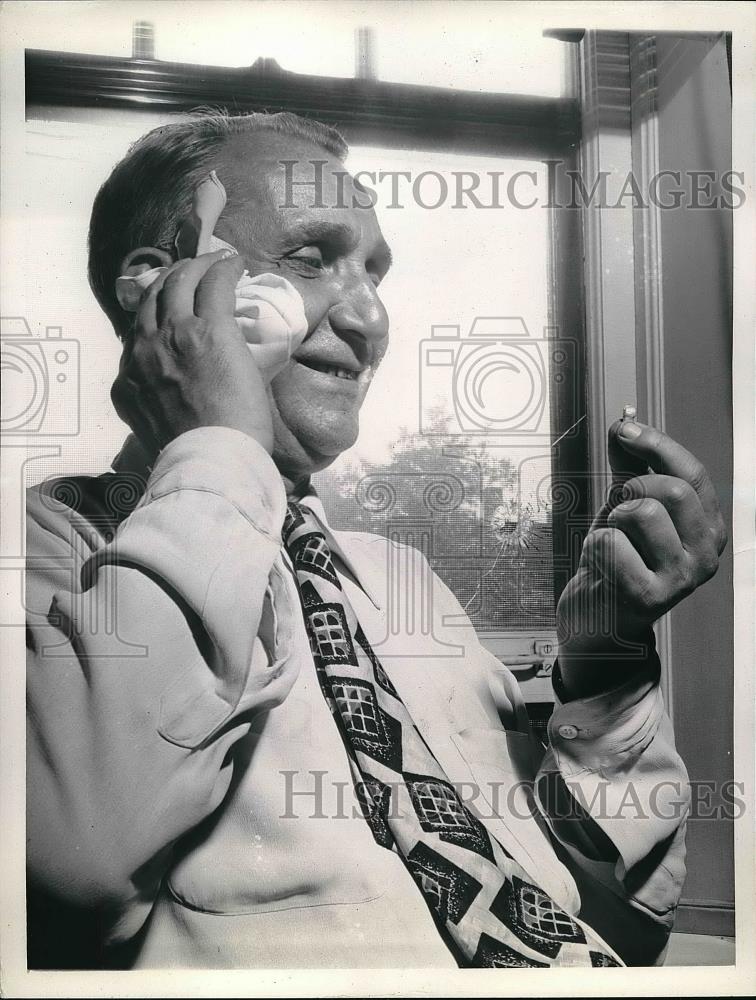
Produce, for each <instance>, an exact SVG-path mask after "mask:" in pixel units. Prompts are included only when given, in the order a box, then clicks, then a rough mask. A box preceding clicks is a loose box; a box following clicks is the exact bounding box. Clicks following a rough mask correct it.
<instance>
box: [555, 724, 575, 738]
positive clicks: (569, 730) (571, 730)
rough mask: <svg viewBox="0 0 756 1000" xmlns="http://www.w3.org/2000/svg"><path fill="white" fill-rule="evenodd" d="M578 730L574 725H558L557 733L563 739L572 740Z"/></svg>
mask: <svg viewBox="0 0 756 1000" xmlns="http://www.w3.org/2000/svg"><path fill="white" fill-rule="evenodd" d="M577 734H578V731H577V729H576V728H575V727H574V726H560V727H559V735H560V736H561V737H562V739H564V740H574V739H575V737H576V736H577Z"/></svg>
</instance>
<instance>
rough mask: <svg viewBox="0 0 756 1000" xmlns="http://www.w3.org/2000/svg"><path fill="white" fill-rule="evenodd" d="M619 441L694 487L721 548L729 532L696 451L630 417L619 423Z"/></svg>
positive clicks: (649, 463)
mask: <svg viewBox="0 0 756 1000" xmlns="http://www.w3.org/2000/svg"><path fill="white" fill-rule="evenodd" d="M617 441H618V442H619V444H621V446H622V448H623V449H624V450H625V451H626V452H627V453H628V455H630V456H633V457H634V458H636V459H638V460H639V461H643V462H645V463H646V465H647V466H648V467H649V468H650V469H653V471H654V472H661V473H662V474H664V475H667V476H676V477H677V478H678V479H683V480H684V481H685V482H686V483H689V484H690V485H691V486H692V487H693V489H694V490H695V491H696V493H697V494H698V498H699V500H700V501H701V506H702V507H703V509H704V512H705V513H706V515H707V517H708V519H709V523H710V527H711V529H712V531H713V532H714V533H715V536H716V538H717V547H718V550H719V551H720V552H721V550H722V548H724V543H725V540H726V534H725V530H724V522H723V520H722V515H721V512H720V509H719V501H718V499H717V494H716V491H715V490H714V487H713V485H712V483H711V480H710V479H709V475H708V473H707V472H706V469H705V468H704V467H703V465H702V464H701V463H700V462H699V461H698V459H697V458H696V457H695V455H692V454H691V453H690V452H689V451H688V450H687V449H686V448H683V446H682V445H681V444H678V443H677V441H674V440H673V439H672V438H671V437H668V436H667V435H666V434H663V433H662V432H661V431H659V430H657V429H656V428H655V427H648V426H647V425H646V424H640V423H637V422H635V421H630V420H625V421H623V422H622V423H621V424H620V425H619V427H618V429H617ZM720 545H721V548H720Z"/></svg>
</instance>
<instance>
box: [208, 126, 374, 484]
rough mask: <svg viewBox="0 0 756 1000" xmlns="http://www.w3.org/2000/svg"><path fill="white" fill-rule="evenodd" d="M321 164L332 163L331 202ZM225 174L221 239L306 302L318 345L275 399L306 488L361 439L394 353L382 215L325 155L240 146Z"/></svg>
mask: <svg viewBox="0 0 756 1000" xmlns="http://www.w3.org/2000/svg"><path fill="white" fill-rule="evenodd" d="M313 160H316V161H324V160H325V161H326V162H325V164H324V166H323V167H322V179H323V184H322V194H321V195H320V197H316V193H315V189H314V187H313V182H314V180H315V177H316V171H317V172H318V174H319V172H320V169H321V168H320V167H315V166H313V163H312V161H313ZM282 161H289V166H288V167H285V166H284V164H283V163H282ZM291 161H295V162H294V165H293V167H292V166H291ZM218 174H219V177H220V179H221V180H222V181H223V183H224V185H225V186H226V188H227V190H228V191H229V196H230V197H229V206H228V207H227V209H226V211H225V212H224V214H223V216H222V218H221V220H220V222H219V223H218V226H217V227H216V235H218V236H219V237H220V238H222V239H224V240H227V241H228V242H229V243H232V244H233V245H234V246H235V247H237V249H238V250H239V253H240V254H241V256H242V258H243V260H244V265H245V267H247V268H248V270H249V272H250V274H252V275H256V274H262V273H263V272H266V271H270V272H273V273H275V274H281V275H282V276H283V277H285V278H288V280H289V281H290V282H291V283H292V284H293V285H294V287H295V288H296V289H297V290H298V291H299V293H300V294H301V296H302V299H303V300H304V305H305V313H306V315H307V325H308V333H307V337H306V338H305V340H304V343H303V344H302V346H301V347H300V348H299V349H298V350H297V351H296V352H295V355H294V357H293V358H292V359H291V360H290V361H289V364H288V365H287V366H286V368H285V369H284V370H283V371H282V372H280V373H279V374H278V375H277V376H276V377H275V379H274V380H273V382H272V383H271V385H270V388H269V392H268V395H269V399H270V404H271V409H272V414H273V427H274V432H275V451H274V456H273V457H274V459H275V460H276V464H277V465H278V467H279V469H280V470H281V472H282V473H284V475H286V476H288V477H289V478H290V479H292V480H295V481H296V480H298V479H301V478H302V477H303V476H304V475H307V474H309V473H311V472H316V471H317V470H318V469H322V468H325V466H327V465H329V464H330V463H331V462H332V461H333V460H334V458H336V456H337V455H339V454H340V453H341V452H342V451H344V450H345V449H346V448H349V447H351V445H353V444H354V442H355V440H356V439H357V432H358V426H359V419H358V418H359V410H360V407H361V405H362V402H363V400H364V398H365V395H366V393H367V390H368V387H369V385H370V381H371V379H372V377H373V375H374V374H375V371H376V368H377V367H378V365H379V363H380V361H381V359H382V357H383V355H384V354H385V351H386V347H387V346H388V317H387V315H386V310H385V309H384V307H383V303H382V302H381V299H380V298H379V295H378V285H379V284H380V282H381V280H382V279H383V278H384V276H385V274H386V272H387V271H388V268H389V266H390V259H391V255H390V251H389V248H388V246H387V245H386V242H385V240H384V239H383V235H382V234H381V230H380V227H379V226H378V221H377V219H376V217H375V213H374V212H373V210H372V209H371V208H360V207H359V205H367V204H368V199H367V197H366V195H365V193H364V192H360V190H359V189H358V188H356V187H355V185H354V183H353V181H352V179H351V178H350V177H349V176H348V175H345V171H344V165H343V164H342V163H341V162H340V161H339V160H337V159H335V158H333V157H331V156H330V155H329V154H328V153H327V152H325V151H324V150H322V149H320V147H318V146H315V145H313V144H311V143H309V142H306V141H303V140H298V139H292V138H289V137H286V136H278V135H275V134H265V135H262V136H256V137H252V138H245V137H239V138H238V139H235V140H233V141H232V142H230V143H229V145H228V146H227V147H226V149H225V150H224V156H223V160H222V162H221V165H220V167H219V169H218ZM292 180H293V181H294V182H297V181H300V182H301V181H306V182H308V183H307V184H306V185H305V186H300V185H299V184H296V183H293V184H292V183H290V182H291V181H292ZM316 204H319V205H324V206H325V207H314V206H315V205H316Z"/></svg>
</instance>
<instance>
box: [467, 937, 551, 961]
mask: <svg viewBox="0 0 756 1000" xmlns="http://www.w3.org/2000/svg"><path fill="white" fill-rule="evenodd" d="M470 964H471V965H472V966H473V968H475V969H548V967H549V962H537V961H536V960H535V959H534V958H530V957H529V956H525V955H523V954H521V953H520V952H519V951H515V950H514V948H510V947H509V945H507V944H504V942H503V941H497V940H496V938H492V937H491V936H490V935H488V934H481V935H480V942H479V944H478V950H477V951H476V952H475V956H474V958H473V960H472V962H471V963H470Z"/></svg>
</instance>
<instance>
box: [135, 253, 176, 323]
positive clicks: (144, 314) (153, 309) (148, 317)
mask: <svg viewBox="0 0 756 1000" xmlns="http://www.w3.org/2000/svg"><path fill="white" fill-rule="evenodd" d="M180 265H181V261H180V260H177V261H176V262H175V264H171V266H170V267H166V268H165V270H164V271H162V273H161V274H159V275H158V276H157V278H155V280H154V281H153V282H152V283H151V284H150V285H148V286H147V288H145V290H144V292H142V298H141V299H140V301H139V306H138V308H137V311H136V318H135V320H134V332H135V333H136V334H138V335H140V336H145V335H146V336H151V335H152V334H155V333H157V329H158V319H157V303H158V296H159V295H160V292H161V291H162V288H163V285H164V284H165V280H166V278H167V277H168V275H169V274H170V273H171V272H172V271H173V270H175V269H176V268H177V267H179V266H180Z"/></svg>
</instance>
